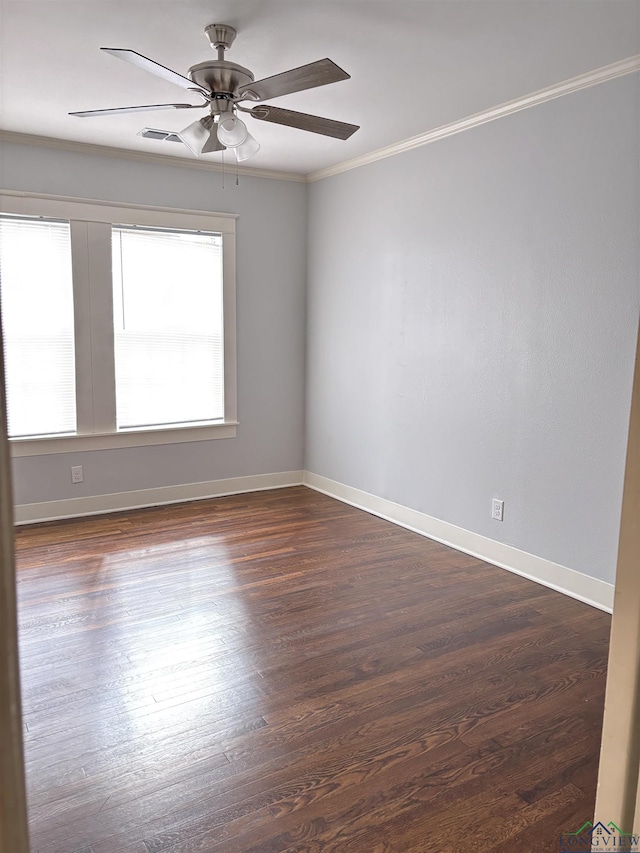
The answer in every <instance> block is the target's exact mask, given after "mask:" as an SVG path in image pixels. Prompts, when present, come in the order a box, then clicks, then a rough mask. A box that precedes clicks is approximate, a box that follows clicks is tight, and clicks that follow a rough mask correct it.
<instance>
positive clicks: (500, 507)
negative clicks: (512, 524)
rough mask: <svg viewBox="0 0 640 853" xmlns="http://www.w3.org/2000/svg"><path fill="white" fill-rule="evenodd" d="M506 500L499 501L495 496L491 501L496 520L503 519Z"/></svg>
mask: <svg viewBox="0 0 640 853" xmlns="http://www.w3.org/2000/svg"><path fill="white" fill-rule="evenodd" d="M503 516H504V501H499V500H498V499H497V498H494V499H493V500H492V501H491V518H493V519H495V520H496V521H503V520H504V518H503Z"/></svg>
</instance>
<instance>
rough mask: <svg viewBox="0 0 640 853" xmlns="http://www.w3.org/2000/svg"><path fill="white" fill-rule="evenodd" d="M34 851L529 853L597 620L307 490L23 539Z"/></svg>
mask: <svg viewBox="0 0 640 853" xmlns="http://www.w3.org/2000/svg"><path fill="white" fill-rule="evenodd" d="M16 548H17V563H18V595H19V616H20V625H21V627H20V648H21V669H22V679H23V682H22V688H23V702H24V721H25V740H26V766H27V774H28V790H29V808H30V826H31V843H32V850H33V853H157V851H162V852H163V853H209V851H211V853H285V852H286V853H466V851H468V850H469V851H471V850H474V851H475V850H478V851H479V850H482V851H491V853H507V851H509V853H511V851H517V853H533V851H536V853H537V851H553V853H557V851H558V849H559V836H560V834H561V833H562V832H571V831H575V830H577V829H578V828H579V827H581V826H582V824H583V823H584V822H585V821H586V820H588V819H590V818H591V817H592V814H593V805H594V796H595V785H596V773H597V763H598V752H599V742H600V727H601V719H602V708H603V696H604V683H605V668H606V655H607V644H608V634H609V624H610V617H609V616H607V615H606V614H604V613H601V612H599V611H597V610H594V609H592V608H590V607H588V606H587V605H584V604H581V603H579V602H577V601H573V600H571V599H569V598H566V597H564V596H563V595H561V594H559V593H556V592H552V591H551V590H548V589H545V588H544V587H541V586H538V585H537V584H534V583H532V582H530V581H527V580H524V579H522V578H520V577H517V576H516V575H513V574H510V573H509V572H506V571H504V570H501V569H498V568H495V567H493V566H489V565H486V564H484V563H482V562H480V561H479V560H476V559H474V558H472V557H468V556H466V555H464V554H461V553H458V552H456V551H452V550H451V549H448V548H446V547H444V546H442V545H439V544H437V543H434V542H430V541H429V540H427V539H425V538H423V537H420V536H418V535H416V534H413V533H410V532H408V531H405V530H402V529H401V528H398V527H396V526H394V525H392V524H390V523H388V522H385V521H382V520H380V519H378V518H374V517H373V516H370V515H368V514H366V513H364V512H360V511H359V510H356V509H352V508H350V507H348V506H345V505H343V504H341V503H338V502H336V501H334V500H332V499H330V498H327V497H324V496H323V495H319V494H317V493H315V492H312V491H310V490H308V489H305V488H302V487H300V488H293V489H285V490H279V491H272V492H261V493H256V494H252V495H240V496H235V497H229V498H220V499H216V500H208V501H201V502H196V503H192V504H182V505H174V506H169V507H161V508H157V509H150V510H141V511H138V512H131V513H122V514H116V515H110V516H98V517H93V518H87V519H83V520H74V521H66V522H58V523H52V524H45V525H38V526H34V527H31V528H21V529H19V530H18V532H17V543H16Z"/></svg>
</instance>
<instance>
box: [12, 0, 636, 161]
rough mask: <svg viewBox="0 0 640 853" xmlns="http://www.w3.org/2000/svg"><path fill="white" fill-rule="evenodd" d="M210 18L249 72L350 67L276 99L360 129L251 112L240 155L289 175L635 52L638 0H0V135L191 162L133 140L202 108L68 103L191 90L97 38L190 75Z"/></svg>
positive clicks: (123, 100)
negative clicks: (124, 111) (345, 131)
mask: <svg viewBox="0 0 640 853" xmlns="http://www.w3.org/2000/svg"><path fill="white" fill-rule="evenodd" d="M214 22H223V23H228V24H231V25H233V26H234V27H236V28H237V30H238V37H237V39H236V41H235V44H234V45H233V47H232V49H231V50H230V51H229V52H228V54H227V58H228V59H230V60H232V61H234V62H237V63H239V64H240V65H244V66H246V67H248V68H250V69H251V70H252V71H253V72H254V74H255V77H256V79H259V78H262V77H268V76H270V75H272V74H276V73H278V72H280V71H285V70H287V69H289V68H293V67H296V66H299V65H303V64H305V63H308V62H312V61H314V60H316V59H322V58H323V57H325V56H328V57H330V58H331V59H333V60H334V62H336V63H337V64H338V65H340V66H341V67H342V68H344V69H345V70H346V71H348V72H349V73H350V74H351V77H352V79H351V80H347V81H344V82H341V83H335V84H333V85H330V86H325V87H323V88H318V89H314V90H311V91H307V92H301V93H297V94H295V95H287V96H285V97H282V98H278V99H277V101H274V102H273V103H274V105H276V104H277V105H278V106H282V107H289V108H291V109H296V110H301V111H303V112H309V113H314V114H316V115H321V116H326V117H328V118H335V119H340V120H343V121H348V122H352V123H355V124H359V125H361V129H360V130H359V131H358V132H357V133H356V134H355V135H354V136H353V137H352V138H351V139H350V140H348V141H346V142H343V141H340V140H334V139H330V138H328V137H323V136H317V135H315V134H312V133H305V132H303V131H299V130H294V129H291V128H283V127H278V126H275V125H270V124H267V123H266V122H257V121H253V120H251V119H248V123H249V124H250V129H251V131H252V133H253V134H254V136H255V137H256V138H257V139H258V141H259V142H260V143H261V146H262V148H261V150H260V152H259V154H258V155H257V156H256V157H254V158H252V159H251V161H250V162H249V163H248V164H247V165H251V166H255V167H257V168H262V169H277V170H283V171H290V172H298V173H301V174H308V173H310V172H313V171H316V170H318V169H323V168H326V167H329V166H332V165H334V164H336V163H339V162H342V161H343V160H348V159H351V158H353V157H357V156H359V155H362V154H366V153H368V152H371V151H373V150H375V149H377V148H381V147H383V146H386V145H390V144H393V143H396V142H399V141H401V140H403V139H406V138H408V137H410V136H414V135H416V134H420V133H424V132H426V131H428V130H430V129H433V128H435V127H438V126H439V125H442V124H446V123H448V122H451V121H454V120H456V119H460V118H463V117H465V116H467V115H471V114H473V113H476V112H479V111H481V110H483V109H486V108H488V107H491V106H494V105H496V104H499V103H502V102H504V101H508V100H511V99H513V98H516V97H519V96H521V95H524V94H526V93H528V92H532V91H535V90H537V89H541V88H543V87H545V86H548V85H550V84H552V83H556V82H559V81H561V80H565V79H567V78H569V77H573V76H575V75H578V74H581V73H584V72H586V71H590V70H592V69H594V68H598V67H600V66H602V65H607V64H609V63H611V62H614V61H616V60H619V59H624V58H626V57H628V56H632V55H634V54H637V53H639V52H640V0H321V2H317V0H0V129H2V130H7V131H14V132H19V133H27V134H35V135H39V136H47V137H53V138H57V139H65V140H72V141H76V142H86V143H93V144H99V145H108V146H113V147H116V148H125V149H130V150H134V151H147V152H152V153H155V154H159V153H163V154H166V155H167V156H168V157H190V156H191V155H190V153H189V152H188V150H187V149H186V148H184V147H183V146H181V145H178V144H175V143H161V142H154V141H151V140H145V139H142V138H141V137H139V136H137V135H136V134H137V132H138V131H139V130H140V129H141V128H143V127H145V126H149V127H157V128H162V129H165V130H173V131H177V130H180V129H181V128H182V127H184V126H185V125H186V124H188V123H190V122H191V121H193V120H194V119H195V118H197V117H199V116H201V115H205V112H204V111H203V112H202V113H199V112H197V111H195V110H194V111H193V112H191V111H189V112H186V111H163V112H156V113H141V114H137V115H123V116H110V117H101V118H91V119H82V118H76V117H72V116H68V115H67V113H68V112H69V111H71V110H84V109H101V108H106V107H118V106H129V105H131V104H145V103H150V104H153V103H162V102H165V101H166V102H172V101H185V100H188V96H187V97H186V98H185V92H184V91H183V90H181V89H180V88H178V87H176V86H173V85H171V84H169V83H166V82H164V81H163V80H160V79H159V78H157V77H154V76H152V75H150V74H147V73H146V72H144V71H141V70H139V69H137V68H134V67H133V66H130V65H128V64H127V63H125V62H121V61H119V60H118V59H114V58H113V57H111V56H108V55H106V54H103V53H101V52H100V50H99V48H100V47H101V46H104V47H126V48H131V49H133V50H136V51H138V52H139V53H142V54H144V55H145V56H148V57H150V58H151V59H154V60H155V61H157V62H159V63H161V64H163V65H166V66H168V67H170V68H172V69H174V70H175V71H178V72H179V73H181V74H186V72H187V69H188V68H189V66H190V65H194V64H196V63H198V62H203V61H205V60H206V59H209V58H214V53H213V51H212V50H211V48H210V47H209V43H208V41H207V39H206V37H205V36H204V33H203V30H204V28H205V26H207V25H208V24H211V23H214ZM194 102H196V99H195V98H194ZM185 117H186V118H185ZM207 156H208V158H209V159H211V160H213V161H216V160H219V159H220V155H219V154H217V155H207Z"/></svg>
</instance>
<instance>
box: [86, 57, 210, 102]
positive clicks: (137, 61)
mask: <svg viewBox="0 0 640 853" xmlns="http://www.w3.org/2000/svg"><path fill="white" fill-rule="evenodd" d="M100 50H104V52H105V53H110V54H111V56H115V57H116V58H117V59H124V61H125V62H130V63H131V65H135V66H136V68H142V70H143V71H148V72H149V73H150V74H155V75H156V77H162V79H163V80H166V81H167V82H169V83H175V85H176V86H180V87H181V88H182V89H190V90H192V91H196V92H200V93H202V94H203V95H205V96H206V97H207V99H208V98H209V97H210V94H211V93H210V92H208V91H207V90H206V89H203V88H202V86H198V84H197V83H194V82H193V80H189V78H188V77H183V76H182V74H178V72H177V71H172V70H171V69H170V68H165V66H164V65H160V63H159V62H154V61H153V59H148V58H147V57H146V56H143V55H142V54H141V53H137V52H136V51H135V50H127V49H126V48H122V47H101V48H100Z"/></svg>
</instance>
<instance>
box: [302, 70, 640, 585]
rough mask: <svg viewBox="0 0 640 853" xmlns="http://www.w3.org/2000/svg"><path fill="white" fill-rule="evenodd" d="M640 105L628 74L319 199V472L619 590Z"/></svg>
mask: <svg viewBox="0 0 640 853" xmlns="http://www.w3.org/2000/svg"><path fill="white" fill-rule="evenodd" d="M639 96H640V92H639V80H638V75H632V76H629V77H625V78H621V79H618V80H616V81H614V82H610V83H606V84H603V85H600V86H597V87H594V88H591V89H588V90H585V91H582V92H579V93H577V94H573V95H570V96H567V97H563V98H560V99H558V100H555V101H551V102H549V103H547V104H544V105H542V106H539V107H536V108H534V109H530V110H526V111H524V112H520V113H517V114H515V115H513V116H510V117H508V118H505V119H502V120H499V121H495V122H492V123H490V124H486V125H483V126H481V127H478V128H476V129H474V130H471V131H469V132H465V133H462V134H460V135H457V136H454V137H451V138H449V139H445V140H443V141H440V142H437V143H434V144H431V145H428V146H426V147H422V148H419V149H416V150H413V151H411V152H408V153H406V154H403V155H399V156H396V157H393V158H390V159H387V160H382V161H379V162H377V163H373V164H371V165H369V166H366V167H362V168H360V169H356V170H354V171H350V172H346V173H344V174H342V175H337V176H335V177H333V178H329V179H325V180H323V181H319V182H317V183H315V184H313V185H311V186H310V196H309V255H308V295H307V408H306V468H307V469H308V470H309V471H312V472H315V473H317V474H321V475H323V476H325V477H330V478H332V479H334V480H337V481H339V482H342V483H345V484H347V485H350V486H354V487H356V488H359V489H363V490H365V491H367V492H370V493H373V494H374V495H378V496H380V497H383V498H387V499H390V500H393V501H396V502H398V503H400V504H403V505H405V506H408V507H411V508H412V509H416V510H418V511H421V512H424V513H427V514H428V515H431V516H435V517H436V518H439V519H443V520H446V521H448V522H451V523H453V524H456V525H459V526H460V527H463V528H466V529H468V530H471V531H474V532H476V533H479V534H482V535H485V536H488V537H491V538H492V539H497V540H499V541H501V542H504V543H506V544H509V545H513V546H515V547H517V548H520V549H521V550H523V551H527V552H529V553H533V554H536V555H538V556H540V557H544V558H546V559H549V560H552V561H554V562H558V563H560V564H563V565H565V566H569V567H570V568H573V569H576V570H578V571H580V572H584V573H586V574H590V575H592V576H593V577H597V578H600V579H603V580H607V581H613V578H614V571H615V557H616V548H617V532H618V525H619V517H620V505H621V493H622V478H623V470H624V455H625V447H626V434H627V429H628V417H629V406H630V394H631V381H632V365H633V356H634V348H635V339H636V332H637V327H638V312H639V306H640V246H639V233H640V222H639V217H640V197H639V196H640V178H639V174H638V171H639V170H638V166H639V154H638V152H639V151H640V138H639V137H640V134H639V104H640V97H639ZM492 497H500V498H502V499H503V500H504V501H505V520H504V522H503V523H499V522H495V521H493V520H492V519H491V518H490V503H491V498H492Z"/></svg>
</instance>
